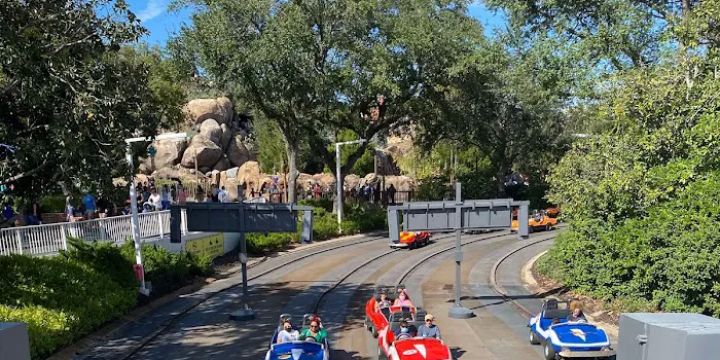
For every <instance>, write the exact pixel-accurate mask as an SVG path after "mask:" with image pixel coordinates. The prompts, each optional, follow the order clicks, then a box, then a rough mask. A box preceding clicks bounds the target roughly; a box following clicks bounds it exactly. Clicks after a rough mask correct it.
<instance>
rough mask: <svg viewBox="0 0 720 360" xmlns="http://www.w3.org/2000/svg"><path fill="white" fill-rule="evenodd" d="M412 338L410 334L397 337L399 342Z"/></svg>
mask: <svg viewBox="0 0 720 360" xmlns="http://www.w3.org/2000/svg"><path fill="white" fill-rule="evenodd" d="M411 337H412V336H410V334H408V333H402V334H399V335H398V336H397V339H398V340H401V339H409V338H411Z"/></svg>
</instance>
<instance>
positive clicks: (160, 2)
mask: <svg viewBox="0 0 720 360" xmlns="http://www.w3.org/2000/svg"><path fill="white" fill-rule="evenodd" d="M166 9H167V4H166V3H165V1H164V0H150V1H148V4H147V6H146V7H145V9H143V10H142V11H140V13H139V14H138V15H137V16H138V18H139V19H140V20H142V21H150V20H152V19H154V18H156V17H158V16H160V15H162V14H163V13H164V12H165V10H166Z"/></svg>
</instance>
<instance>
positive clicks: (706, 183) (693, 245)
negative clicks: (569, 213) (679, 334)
mask: <svg viewBox="0 0 720 360" xmlns="http://www.w3.org/2000/svg"><path fill="white" fill-rule="evenodd" d="M718 219H720V172H715V173H711V174H708V176H707V177H706V178H705V179H699V180H698V181H695V182H693V183H691V184H690V185H688V186H687V187H686V188H684V189H682V190H681V191H678V192H677V193H676V194H675V198H674V199H673V200H670V201H665V202H662V203H659V204H656V205H653V206H650V207H648V209H647V215H646V216H644V217H640V218H629V219H626V220H625V221H623V222H621V223H620V224H618V225H617V226H613V225H608V224H604V223H603V222H601V221H592V220H588V221H584V222H580V221H576V222H575V223H573V226H572V227H571V228H570V230H569V231H568V232H566V233H564V234H562V235H560V236H559V238H558V240H557V241H556V244H555V246H554V247H553V249H552V251H551V252H550V253H549V255H548V256H547V257H545V258H544V259H542V260H541V262H540V263H539V270H540V271H542V272H543V273H545V274H548V275H550V276H552V277H555V278H557V279H560V280H562V281H563V282H564V283H565V284H566V285H568V286H570V287H571V288H574V289H577V290H578V291H580V292H583V293H587V294H590V295H593V296H596V297H599V298H601V299H604V300H607V301H609V302H614V303H615V304H616V306H626V308H624V309H623V310H625V311H628V310H632V309H647V308H652V309H655V310H662V311H672V312H675V311H689V312H701V313H705V314H709V315H714V316H720V267H718V264H720V233H718V231H717V221H718Z"/></svg>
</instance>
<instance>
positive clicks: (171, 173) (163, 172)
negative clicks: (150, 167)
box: [152, 167, 180, 179]
mask: <svg viewBox="0 0 720 360" xmlns="http://www.w3.org/2000/svg"><path fill="white" fill-rule="evenodd" d="M152 175H153V177H155V178H156V179H157V178H165V179H177V178H179V177H180V172H178V169H176V168H174V167H164V168H160V169H157V170H155V172H153V173H152Z"/></svg>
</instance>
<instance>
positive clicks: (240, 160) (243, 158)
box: [227, 135, 256, 166]
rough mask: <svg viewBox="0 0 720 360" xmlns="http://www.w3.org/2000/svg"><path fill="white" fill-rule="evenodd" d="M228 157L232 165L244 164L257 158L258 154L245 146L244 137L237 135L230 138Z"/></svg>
mask: <svg viewBox="0 0 720 360" xmlns="http://www.w3.org/2000/svg"><path fill="white" fill-rule="evenodd" d="M227 157H228V160H230V164H232V166H242V165H243V164H245V163H246V162H248V161H252V160H256V156H255V155H254V154H253V153H251V152H250V150H248V149H247V147H245V144H244V143H243V137H242V136H239V135H236V136H234V137H233V138H232V139H230V145H229V146H228V147H227Z"/></svg>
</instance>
